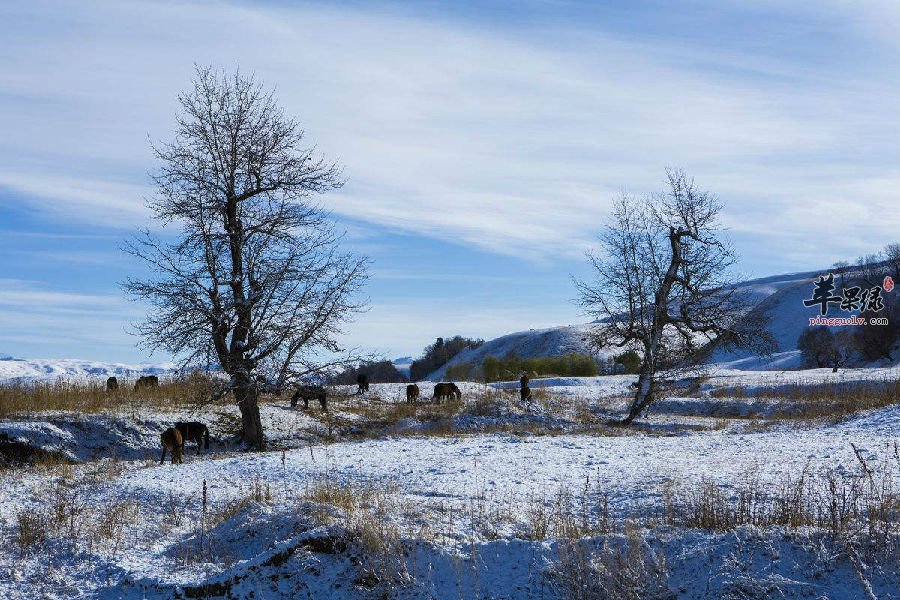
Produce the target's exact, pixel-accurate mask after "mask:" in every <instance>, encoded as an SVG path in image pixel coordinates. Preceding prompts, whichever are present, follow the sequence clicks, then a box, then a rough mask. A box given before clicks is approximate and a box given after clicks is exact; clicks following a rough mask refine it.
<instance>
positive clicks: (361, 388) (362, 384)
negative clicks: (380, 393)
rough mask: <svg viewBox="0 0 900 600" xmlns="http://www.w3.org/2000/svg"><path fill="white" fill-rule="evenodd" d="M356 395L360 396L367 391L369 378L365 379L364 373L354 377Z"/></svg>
mask: <svg viewBox="0 0 900 600" xmlns="http://www.w3.org/2000/svg"><path fill="white" fill-rule="evenodd" d="M356 386H357V387H356V393H357V394H362V393H363V392H368V391H369V378H368V377H366V374H365V373H360V374H359V375H357V377H356Z"/></svg>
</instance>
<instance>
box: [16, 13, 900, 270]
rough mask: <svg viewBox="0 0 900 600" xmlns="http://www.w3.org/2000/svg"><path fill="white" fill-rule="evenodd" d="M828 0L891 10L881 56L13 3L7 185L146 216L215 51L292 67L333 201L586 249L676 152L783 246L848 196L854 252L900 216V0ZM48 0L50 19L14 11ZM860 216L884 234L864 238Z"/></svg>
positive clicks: (276, 69) (284, 84)
mask: <svg viewBox="0 0 900 600" xmlns="http://www.w3.org/2000/svg"><path fill="white" fill-rule="evenodd" d="M742 4H743V3H739V4H734V5H722V8H723V9H725V8H730V9H732V10H748V9H747V8H745V7H742ZM715 6H719V5H715ZM715 6H714V5H710V8H715ZM751 6H752V7H753V8H754V9H756V10H768V11H774V12H775V14H776V15H778V16H780V17H782V18H785V19H787V18H789V17H793V18H796V19H797V20H798V21H799V20H800V19H801V18H813V17H812V16H811V15H809V14H807V15H803V14H802V13H801V14H800V15H799V16H798V15H797V14H796V13H791V12H790V11H791V9H789V8H785V7H784V6H783V5H781V3H774V4H771V3H770V4H766V3H756V4H754V5H751ZM827 9H828V12H826V13H824V14H823V15H817V16H815V19H818V20H823V19H830V21H828V23H833V22H834V21H837V20H839V19H841V18H843V17H847V19H846V20H847V23H848V25H847V27H848V28H852V29H854V32H853V35H855V36H857V38H858V39H860V40H861V39H862V37H863V36H864V35H865V34H867V32H871V34H872V38H873V39H872V40H871V41H870V42H869V43H871V44H872V45H873V50H872V52H873V54H875V53H878V57H877V62H875V63H873V65H866V68H865V69H863V68H861V69H860V71H859V73H855V72H853V71H852V70H846V69H843V68H842V69H840V70H837V71H836V70H834V68H833V67H831V66H830V65H828V64H825V65H816V64H812V65H809V64H804V63H802V62H800V61H797V60H792V58H791V57H790V56H786V57H783V59H779V57H775V56H772V55H765V56H763V55H756V54H753V53H747V52H742V51H740V50H736V49H730V48H704V47H698V46H697V45H695V44H691V43H689V41H686V42H683V43H673V42H672V41H671V40H660V39H657V38H654V37H648V39H629V38H627V37H626V36H625V35H624V34H623V32H614V31H606V30H604V29H603V27H602V23H600V24H597V23H591V24H577V23H576V24H570V25H569V26H568V27H567V28H560V27H559V26H554V28H548V29H547V30H546V31H542V30H539V31H530V32H528V34H527V35H525V34H522V33H521V32H519V33H517V32H515V31H496V30H492V29H490V28H486V27H465V26H463V25H461V24H459V23H458V22H449V21H448V22H439V21H428V20H425V19H417V18H410V17H401V16H398V15H397V14H396V13H387V12H385V11H382V10H378V9H375V8H365V7H361V8H352V9H351V8H328V7H325V6H321V5H301V6H293V5H292V6H281V7H278V8H276V7H272V6H264V5H262V4H257V3H247V4H224V3H208V2H202V3H149V2H135V1H130V2H102V1H99V2H98V1H92V2H83V3H78V5H77V7H76V6H75V5H73V4H70V3H47V2H32V3H28V4H27V5H8V6H7V7H5V8H4V9H2V10H3V12H5V13H6V14H5V15H3V16H4V17H5V18H4V19H2V21H3V22H4V23H6V25H0V28H4V29H2V30H0V31H3V33H4V38H5V39H7V40H8V43H7V44H6V48H5V49H4V50H3V52H4V57H5V58H9V59H11V60H5V61H4V67H3V68H4V78H3V80H2V83H0V95H2V99H0V108H2V110H0V115H2V116H0V126H2V128H3V130H4V131H5V132H6V133H7V134H8V135H7V136H6V138H5V139H4V140H3V141H2V142H0V161H2V164H4V169H3V171H2V172H0V186H5V187H8V188H12V189H15V190H17V191H19V192H21V193H22V194H25V195H26V196H27V197H28V198H29V199H30V200H29V201H30V202H31V203H33V204H34V205H36V206H39V207H40V208H41V209H42V210H46V211H49V212H51V213H53V214H54V215H56V216H58V217H60V218H77V219H83V220H89V221H92V222H96V223H100V224H104V225H121V226H123V227H133V226H134V225H136V224H145V221H146V213H145V212H144V209H143V206H142V197H143V196H144V195H146V193H147V188H146V186H147V180H146V177H145V176H144V172H145V171H146V170H147V169H149V168H152V165H153V162H152V157H151V155H150V152H149V148H148V144H147V139H146V136H147V134H148V133H149V134H150V135H151V136H153V137H155V138H163V139H164V138H167V137H168V136H169V134H170V132H171V130H172V125H173V115H174V112H175V110H176V102H175V96H176V94H177V93H178V91H180V90H181V89H183V88H184V87H185V86H186V85H187V81H188V80H189V78H190V76H191V69H192V64H191V63H192V62H193V61H196V62H198V63H200V64H215V65H219V66H222V67H224V68H232V67H234V66H236V65H239V66H240V67H241V68H242V69H245V70H247V71H255V72H256V73H257V74H258V76H259V77H260V78H261V79H262V80H264V81H266V82H269V83H272V84H277V86H278V94H279V97H280V99H281V102H282V103H283V104H284V105H285V107H286V109H287V111H288V112H289V113H292V114H296V115H299V116H300V117H301V118H302V119H303V120H304V124H305V125H306V127H307V131H308V133H309V135H310V139H311V140H312V141H315V142H317V143H318V144H319V147H320V149H321V150H322V151H323V152H324V153H325V154H327V155H329V156H332V157H335V158H339V159H340V160H341V161H342V162H343V163H344V164H345V165H346V173H347V176H348V184H347V186H346V187H345V188H344V189H343V190H342V191H341V192H340V193H339V194H335V195H334V196H333V197H332V198H331V199H330V200H328V204H329V207H330V208H331V209H332V210H334V211H335V212H336V213H338V214H342V215H347V216H351V217H353V218H355V219H357V220H361V221H366V222H369V223H374V224H378V225H381V226H385V227H389V228H395V229H398V230H405V231H410V232H417V233H422V234H425V235H429V236H434V237H437V238H441V239H447V240H454V241H457V242H461V243H466V244H473V245H476V246H479V247H482V248H486V249H489V250H491V251H496V252H502V253H509V254H516V255H521V256H528V257H532V258H534V259H541V258H542V257H547V256H575V255H578V254H580V253H581V251H582V249H583V248H584V247H585V246H586V245H587V244H589V243H590V242H591V240H592V238H593V235H594V233H595V232H596V231H597V229H598V228H599V227H600V226H601V224H602V222H603V220H604V218H605V214H606V209H607V207H608V203H609V200H610V199H611V197H613V196H614V195H615V194H617V193H618V192H620V191H621V190H622V189H623V188H624V187H627V188H629V189H630V190H632V191H636V192H642V191H647V190H652V189H657V188H659V187H660V186H661V183H662V167H663V166H666V165H674V166H684V167H685V168H687V169H688V170H689V171H691V172H692V173H694V174H695V175H696V176H697V178H698V180H699V181H700V182H701V183H702V184H703V185H705V186H707V187H710V188H712V189H714V190H715V191H716V192H718V193H719V195H720V196H722V197H723V198H724V199H726V200H727V201H729V209H728V211H729V212H728V216H729V221H730V222H731V224H732V227H733V228H734V229H736V230H739V231H742V232H747V233H751V232H752V233H754V234H756V235H758V236H760V238H761V241H762V242H763V243H764V244H766V246H767V248H769V250H770V251H772V252H784V251H786V250H788V249H790V248H800V249H801V250H802V248H804V247H805V246H806V245H812V244H813V240H814V239H816V237H817V236H818V235H819V234H818V233H817V232H816V230H815V228H814V227H813V226H812V225H811V223H810V220H811V218H812V217H814V216H815V215H817V214H820V212H821V211H822V210H823V207H824V209H825V210H840V211H843V212H846V213H847V214H848V215H849V216H848V218H846V219H844V218H842V219H840V220H837V221H835V222H833V223H831V224H830V230H831V231H832V233H833V235H835V236H836V237H839V238H840V237H842V238H843V239H844V241H843V242H842V243H843V244H844V245H845V246H846V248H847V251H848V252H853V251H854V249H855V248H858V247H861V246H862V245H864V244H865V245H871V244H873V243H879V242H884V241H887V240H888V239H889V238H890V237H891V236H892V235H895V233H894V230H895V227H894V225H893V224H892V223H890V222H889V221H888V220H887V219H883V218H882V219H869V215H872V214H877V215H888V216H891V217H894V216H896V212H895V210H896V209H894V208H893V207H894V206H897V200H898V192H897V191H896V190H897V189H898V188H897V187H896V185H895V182H896V180H897V177H898V173H897V168H896V159H895V157H896V155H897V153H898V151H900V141H898V140H900V124H898V123H897V120H896V118H895V116H894V114H895V112H896V109H897V108H898V105H900V103H898V98H900V83H898V82H897V80H896V77H888V74H889V73H890V72H891V70H892V69H895V68H896V66H897V64H898V61H897V57H896V53H894V54H893V55H892V54H891V53H890V52H885V51H884V48H885V47H887V48H892V49H894V50H895V49H896V44H895V42H893V41H891V36H890V35H886V34H885V32H886V31H888V32H890V31H893V32H894V33H896V29H892V27H893V26H892V23H894V24H896V14H897V11H896V10H894V9H892V8H890V7H889V6H888V5H873V6H872V7H869V8H866V9H863V8H858V7H851V6H845V5H841V4H840V3H829V4H828V5H827ZM800 10H801V9H799V8H798V9H797V11H798V12H799V11H800ZM802 10H805V9H802ZM48 14H52V15H54V19H53V20H51V21H47V22H46V23H45V24H42V27H24V28H21V29H20V30H17V29H15V28H13V27H12V26H11V25H10V23H16V22H26V21H29V20H31V21H32V22H33V21H34V20H37V19H42V18H43V17H45V16H46V15H48ZM850 17H852V18H850ZM892 19H893V20H892ZM818 20H817V21H816V23H818V22H819V21H818ZM762 34H763V33H761V35H762ZM894 39H895V38H894ZM891 56H893V59H892V58H891ZM885 57H887V58H885ZM879 74H881V76H878V75H879ZM892 157H893V158H892ZM893 223H896V220H895V221H893ZM861 227H866V228H867V231H868V236H867V239H866V240H859V241H858V242H856V243H851V242H849V241H848V240H849V238H850V237H851V236H854V235H857V233H858V230H859V228H861Z"/></svg>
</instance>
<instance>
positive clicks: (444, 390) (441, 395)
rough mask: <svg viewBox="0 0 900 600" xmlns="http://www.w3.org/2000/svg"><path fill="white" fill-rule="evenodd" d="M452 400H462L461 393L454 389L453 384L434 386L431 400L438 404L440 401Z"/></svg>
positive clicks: (456, 388)
mask: <svg viewBox="0 0 900 600" xmlns="http://www.w3.org/2000/svg"><path fill="white" fill-rule="evenodd" d="M452 398H456V399H457V400H460V399H462V392H461V391H460V389H459V388H458V387H456V384H455V383H436V384H435V385H434V395H433V396H432V397H431V399H432V400H434V401H435V402H437V403H438V404H440V402H441V400H450V399H452Z"/></svg>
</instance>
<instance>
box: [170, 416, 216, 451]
mask: <svg viewBox="0 0 900 600" xmlns="http://www.w3.org/2000/svg"><path fill="white" fill-rule="evenodd" d="M175 429H177V430H178V433H180V434H181V443H182V444H184V443H186V442H197V452H199V451H200V449H201V447H202V448H203V449H205V450H209V428H208V427H207V426H206V425H204V424H203V423H200V422H198V421H183V422H179V423H175Z"/></svg>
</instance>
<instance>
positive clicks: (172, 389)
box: [0, 375, 215, 418]
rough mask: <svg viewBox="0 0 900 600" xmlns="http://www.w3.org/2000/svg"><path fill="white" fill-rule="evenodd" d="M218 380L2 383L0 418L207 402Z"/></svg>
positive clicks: (192, 378) (122, 410)
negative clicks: (109, 386)
mask: <svg viewBox="0 0 900 600" xmlns="http://www.w3.org/2000/svg"><path fill="white" fill-rule="evenodd" d="M214 385H215V383H214V382H213V381H212V380H210V379H209V378H207V377H205V376H202V375H188V376H185V377H180V378H175V379H172V380H169V381H161V382H160V385H159V387H144V388H142V389H140V390H135V389H134V382H133V381H127V380H124V381H121V380H120V381H119V390H118V391H115V392H107V391H106V383H105V382H103V381H97V380H89V381H78V382H73V381H56V382H30V383H12V384H8V385H2V386H0V418H10V417H15V416H17V415H23V414H30V413H36V412H43V411H62V412H75V413H80V414H96V413H105V412H113V413H115V412H126V413H127V412H129V411H133V410H136V409H138V408H144V407H152V408H154V409H158V410H167V409H176V408H179V407H185V406H192V407H193V406H197V405H200V404H203V403H205V402H207V401H208V400H209V398H210V396H211V394H212V390H213V386H214Z"/></svg>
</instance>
